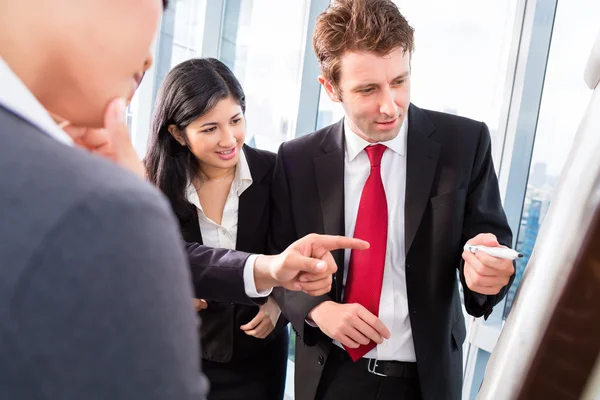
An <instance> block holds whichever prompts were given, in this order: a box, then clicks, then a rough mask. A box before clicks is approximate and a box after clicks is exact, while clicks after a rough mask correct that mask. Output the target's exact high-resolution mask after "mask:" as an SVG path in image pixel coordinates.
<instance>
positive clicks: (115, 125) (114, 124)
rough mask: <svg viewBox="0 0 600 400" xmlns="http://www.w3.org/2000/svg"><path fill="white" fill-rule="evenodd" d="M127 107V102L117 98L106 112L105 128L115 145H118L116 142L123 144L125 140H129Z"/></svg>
mask: <svg viewBox="0 0 600 400" xmlns="http://www.w3.org/2000/svg"><path fill="white" fill-rule="evenodd" d="M125 107H126V106H125V100H123V99H121V98H117V99H114V100H113V101H111V102H110V104H109V105H108V109H107V110H106V115H105V117H104V128H105V129H106V131H107V134H108V135H109V138H110V140H111V141H112V142H113V144H114V145H117V143H115V142H121V141H122V140H123V139H125V138H129V132H128V130H127V124H126V122H125ZM122 136H124V137H122Z"/></svg>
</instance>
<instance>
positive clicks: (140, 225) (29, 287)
mask: <svg viewBox="0 0 600 400" xmlns="http://www.w3.org/2000/svg"><path fill="white" fill-rule="evenodd" d="M0 126H2V128H0V136H1V139H2V140H3V142H4V144H6V145H7V146H3V147H2V148H0V182H2V190H1V191H0V220H2V221H6V222H7V223H6V224H4V225H3V226H2V227H0V239H2V240H1V241H0V265H2V266H5V265H11V268H10V269H4V268H3V276H2V278H3V279H2V280H0V296H1V300H2V302H1V304H2V305H1V306H0V336H2V337H3V340H4V342H3V343H4V344H3V346H1V348H0V371H2V372H3V374H2V375H3V377H2V380H3V382H2V384H1V385H0V398H11V399H29V398H64V399H71V398H73V399H76V398H87V399H107V398H111V399H131V398H145V399H157V400H158V399H165V398H177V399H204V395H205V390H206V387H207V385H206V383H205V382H204V381H203V379H202V377H201V373H200V366H199V357H198V354H199V349H198V340H197V334H196V331H197V319H196V316H195V313H194V310H193V307H192V304H191V296H192V290H191V284H190V278H189V271H188V268H187V262H186V257H185V254H184V252H183V246H182V243H181V239H180V237H179V231H178V228H177V223H176V221H175V218H174V216H173V215H172V213H171V212H170V209H169V206H168V204H167V202H166V200H165V199H164V198H163V197H162V195H161V194H160V193H158V191H156V190H155V189H154V188H153V187H152V186H151V185H149V184H147V183H145V182H143V181H142V180H141V179H139V178H136V177H135V176H133V175H131V174H129V173H127V172H125V171H123V170H121V169H120V168H118V167H116V166H114V165H112V164H110V163H108V162H105V161H104V160H102V159H100V158H98V157H94V156H91V155H90V154H88V153H86V152H85V151H82V150H79V149H74V148H70V147H68V146H65V145H63V144H60V143H58V142H56V141H55V140H54V139H52V138H49V137H47V136H45V135H44V134H43V133H42V132H40V131H39V130H37V129H36V128H34V127H32V126H31V125H29V124H28V123H26V122H24V121H21V122H19V120H15V118H10V116H9V117H7V116H6V115H3V114H2V113H0ZM9 149H10V150H9ZM7 167H10V168H7Z"/></svg>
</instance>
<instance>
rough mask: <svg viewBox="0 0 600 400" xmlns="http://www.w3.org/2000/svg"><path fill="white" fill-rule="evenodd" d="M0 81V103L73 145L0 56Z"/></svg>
mask: <svg viewBox="0 0 600 400" xmlns="http://www.w3.org/2000/svg"><path fill="white" fill-rule="evenodd" d="M0 82H2V90H0V105H2V106H4V107H6V108H7V109H8V110H10V111H12V112H14V113H15V114H17V115H19V116H20V117H21V118H24V119H25V120H27V121H29V122H30V123H32V124H33V125H35V126H37V127H38V128H39V129H41V130H42V131H44V133H46V134H48V135H50V136H51V137H53V138H54V139H56V140H58V141H59V142H62V143H64V144H66V145H69V146H73V139H71V137H70V136H69V135H67V134H66V133H65V132H64V131H63V130H62V129H60V128H59V126H58V125H57V124H56V122H54V120H53V119H52V117H51V116H50V114H48V111H46V109H45V108H44V106H42V104H41V103H40V102H39V101H38V99H36V98H35V96H34V95H33V93H31V91H30V90H29V89H28V88H27V86H25V84H24V83H23V81H21V79H20V78H19V77H18V76H17V75H16V74H15V73H14V72H13V71H12V69H10V67H9V66H8V64H7V63H6V62H5V61H4V59H3V58H2V57H0Z"/></svg>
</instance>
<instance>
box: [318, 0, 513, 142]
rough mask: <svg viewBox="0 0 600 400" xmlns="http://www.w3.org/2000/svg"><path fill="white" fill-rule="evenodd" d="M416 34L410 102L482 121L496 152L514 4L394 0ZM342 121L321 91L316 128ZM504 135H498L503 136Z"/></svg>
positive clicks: (471, 0)
mask: <svg viewBox="0 0 600 400" xmlns="http://www.w3.org/2000/svg"><path fill="white" fill-rule="evenodd" d="M395 3H396V4H397V5H398V7H399V8H400V12H402V14H403V15H404V16H405V17H406V18H407V20H408V22H409V23H410V24H411V26H412V27H413V28H414V29H415V51H414V53H413V58H412V76H411V85H412V88H411V91H412V95H411V96H412V99H411V100H412V102H413V103H414V104H415V105H417V106H419V107H423V108H427V109H432V110H437V111H444V112H448V113H452V114H458V115H462V116H465V117H469V118H473V119H477V120H480V121H485V122H486V123H487V125H488V127H489V128H490V132H491V134H492V139H493V140H494V142H493V143H494V147H495V146H501V144H502V139H503V138H502V135H499V134H497V131H498V130H499V128H501V126H502V122H503V121H501V118H503V116H502V115H500V114H501V112H502V109H503V104H504V103H505V102H506V101H508V99H505V98H504V94H505V89H506V86H507V84H510V82H508V81H507V72H508V66H509V65H508V64H509V52H510V47H511V44H512V40H513V28H514V24H515V15H516V6H517V0H508V1H507V0H490V1H477V0H469V1H461V2H449V1H441V0H421V1H412V0H396V1H395ZM342 116H343V110H342V108H341V106H339V105H338V104H335V103H333V102H332V101H331V100H329V98H328V97H327V95H326V93H325V91H324V90H321V99H320V102H319V117H318V121H317V126H318V127H319V128H321V127H324V126H327V125H329V124H331V123H333V122H335V121H337V120H339V119H340V118H341V117H342ZM502 134H503V132H502Z"/></svg>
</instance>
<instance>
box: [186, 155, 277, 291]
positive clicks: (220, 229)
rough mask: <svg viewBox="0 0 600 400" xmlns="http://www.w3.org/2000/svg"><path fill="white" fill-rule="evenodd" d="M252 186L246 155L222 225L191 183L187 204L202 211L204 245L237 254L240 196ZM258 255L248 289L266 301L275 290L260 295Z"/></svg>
mask: <svg viewBox="0 0 600 400" xmlns="http://www.w3.org/2000/svg"><path fill="white" fill-rule="evenodd" d="M251 185H252V174H251V172H250V166H249V165H248V161H247V160H246V155H245V154H244V152H243V151H242V152H241V153H240V160H239V161H238V164H237V168H236V171H235V176H234V177H233V182H232V183H231V188H230V189H229V194H228V195H227V200H225V208H224V209H223V217H222V218H221V223H220V224H218V223H216V222H215V221H213V220H212V219H210V218H208V217H207V216H206V214H205V213H204V210H203V209H202V204H200V198H199V197H198V192H197V191H196V188H195V187H194V185H193V184H192V183H191V182H189V183H188V186H187V189H186V198H187V200H188V201H189V202H190V203H191V204H193V205H194V206H196V209H197V211H198V224H199V225H200V232H201V233H202V243H203V244H204V245H205V246H210V247H216V248H223V249H232V250H235V245H236V242H237V232H238V214H239V204H240V196H241V195H242V193H244V191H245V190H246V189H248V188H249V187H250V186H251ZM256 257H258V256H257V255H251V256H250V257H249V258H248V260H247V261H246V265H245V266H244V288H245V290H246V295H247V296H248V297H252V298H256V297H266V296H268V295H270V294H271V291H272V289H269V290H266V291H263V292H258V291H257V289H256V284H255V282H254V261H255V260H256Z"/></svg>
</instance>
